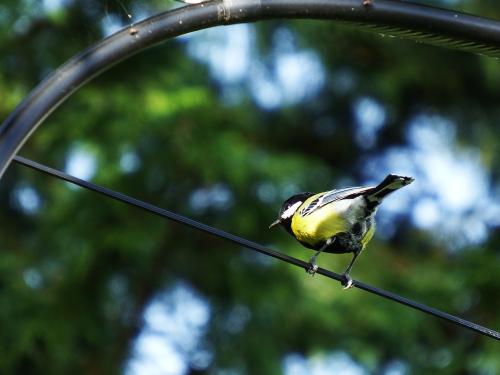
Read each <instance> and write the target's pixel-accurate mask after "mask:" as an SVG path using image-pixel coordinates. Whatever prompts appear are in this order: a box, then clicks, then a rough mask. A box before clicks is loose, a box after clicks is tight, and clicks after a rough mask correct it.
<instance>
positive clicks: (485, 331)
mask: <svg viewBox="0 0 500 375" xmlns="http://www.w3.org/2000/svg"><path fill="white" fill-rule="evenodd" d="M14 161H15V162H16V163H18V164H21V165H23V166H26V167H29V168H32V169H34V170H37V171H39V172H43V173H45V174H47V175H49V176H52V177H56V178H58V179H61V180H64V181H67V182H70V183H72V184H75V185H78V186H81V187H83V188H86V189H89V190H92V191H94V192H96V193H99V194H102V195H105V196H107V197H109V198H113V199H115V200H117V201H120V202H123V203H126V204H129V205H132V206H135V207H138V208H141V209H143V210H145V211H148V212H151V213H153V214H155V215H158V216H161V217H163V218H166V219H169V220H172V221H176V222H178V223H180V224H184V225H187V226H189V227H191V228H194V229H197V230H200V231H202V232H205V233H209V234H212V235H214V236H216V237H220V238H223V239H225V240H228V241H231V242H233V243H235V244H238V245H241V246H243V247H246V248H248V249H251V250H254V251H258V252H259V253H262V254H265V255H268V256H271V257H273V258H276V259H279V260H282V261H284V262H287V263H290V264H293V265H296V266H298V267H302V268H305V267H307V266H308V265H309V263H306V262H304V261H302V260H300V259H297V258H294V257H291V256H288V255H285V254H282V253H280V252H278V251H276V250H272V249H269V248H267V247H265V246H262V245H260V244H258V243H255V242H252V241H249V240H247V239H245V238H242V237H239V236H236V235H234V234H231V233H228V232H225V231H223V230H220V229H217V228H214V227H211V226H209V225H207V224H203V223H200V222H198V221H195V220H192V219H189V218H187V217H185V216H182V215H179V214H176V213H175V212H171V211H167V210H165V209H163V208H159V207H156V206H154V205H152V204H150V203H146V202H143V201H140V200H138V199H135V198H132V197H129V196H127V195H125V194H122V193H119V192H116V191H114V190H111V189H108V188H105V187H103V186H99V185H96V184H93V183H91V182H88V181H85V180H81V179H79V178H77V177H74V176H71V175H69V174H67V173H64V172H62V171H59V170H56V169H53V168H50V167H48V166H46V165H43V164H40V163H37V162H35V161H32V160H29V159H26V158H23V157H21V156H15V157H14ZM316 273H318V274H320V275H323V276H326V277H328V278H330V279H334V280H337V281H340V282H343V281H344V277H343V276H342V275H340V274H338V273H335V272H332V271H329V270H326V269H324V268H318V270H317V272H316ZM353 286H354V287H356V288H358V289H362V290H365V291H367V292H370V293H373V294H376V295H378V296H380V297H384V298H387V299H389V300H392V301H395V302H398V303H400V304H402V305H405V306H408V307H411V308H414V309H416V310H420V311H422V312H424V313H426V314H429V315H433V316H436V317H438V318H441V319H445V320H447V321H449V322H451V323H455V324H457V325H459V326H461V327H464V328H467V329H470V330H472V331H475V332H477V333H480V334H482V335H485V336H488V337H492V338H494V339H496V340H500V332H497V331H495V330H493V329H490V328H487V327H483V326H481V325H479V324H476V323H472V322H470V321H468V320H465V319H462V318H459V317H456V316H454V315H451V314H448V313H445V312H443V311H440V310H438V309H435V308H432V307H429V306H426V305H423V304H421V303H418V302H415V301H412V300H410V299H408V298H405V297H401V296H399V295H397V294H395V293H391V292H388V291H386V290H383V289H379V288H377V287H374V286H371V285H368V284H364V283H362V282H360V281H357V280H353Z"/></svg>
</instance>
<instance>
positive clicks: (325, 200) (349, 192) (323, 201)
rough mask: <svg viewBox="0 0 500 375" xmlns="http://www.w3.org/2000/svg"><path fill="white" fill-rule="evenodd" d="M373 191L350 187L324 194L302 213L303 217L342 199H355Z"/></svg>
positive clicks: (371, 188) (367, 188)
mask: <svg viewBox="0 0 500 375" xmlns="http://www.w3.org/2000/svg"><path fill="white" fill-rule="evenodd" d="M372 190H373V187H372V186H370V187H350V188H345V189H338V190H330V191H327V192H324V193H323V194H321V195H320V196H318V197H317V198H316V199H314V200H313V201H312V202H311V203H309V204H308V205H307V206H306V207H304V208H303V209H302V210H301V211H300V215H301V216H307V215H310V214H311V213H313V212H314V211H316V210H317V209H319V208H321V207H323V206H325V205H327V204H329V203H332V202H336V201H340V200H342V199H353V198H356V197H358V196H360V195H363V194H366V193H368V192H370V191H372Z"/></svg>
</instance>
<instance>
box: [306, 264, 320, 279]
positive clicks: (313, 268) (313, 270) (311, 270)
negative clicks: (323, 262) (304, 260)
mask: <svg viewBox="0 0 500 375" xmlns="http://www.w3.org/2000/svg"><path fill="white" fill-rule="evenodd" d="M317 270H318V265H317V264H316V263H315V262H311V261H309V263H308V265H307V266H306V272H307V273H308V274H309V275H311V276H314V275H315V274H316V271H317Z"/></svg>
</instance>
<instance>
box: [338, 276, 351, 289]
mask: <svg viewBox="0 0 500 375" xmlns="http://www.w3.org/2000/svg"><path fill="white" fill-rule="evenodd" d="M343 277H344V280H342V281H341V283H342V286H343V287H344V289H350V288H352V287H353V286H354V285H353V281H352V278H351V276H349V275H348V274H344V275H343Z"/></svg>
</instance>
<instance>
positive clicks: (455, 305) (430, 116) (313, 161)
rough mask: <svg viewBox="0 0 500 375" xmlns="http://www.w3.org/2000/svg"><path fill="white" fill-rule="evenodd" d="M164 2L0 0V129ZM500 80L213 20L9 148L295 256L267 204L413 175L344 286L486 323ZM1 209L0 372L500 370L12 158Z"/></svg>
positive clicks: (360, 46) (322, 34) (488, 5)
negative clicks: (369, 287)
mask: <svg viewBox="0 0 500 375" xmlns="http://www.w3.org/2000/svg"><path fill="white" fill-rule="evenodd" d="M426 3H428V4H435V5H439V6H446V5H449V3H450V2H449V1H444V0H443V1H426ZM451 3H452V4H453V7H454V8H456V9H457V10H460V9H464V10H467V11H469V12H474V13H476V14H483V15H495V16H499V14H498V7H496V6H495V3H494V2H492V1H488V0H481V1H476V2H466V1H463V2H462V1H454V2H451ZM171 5H172V6H177V4H171ZM166 6H169V5H168V4H167V5H166V4H165V3H164V2H160V1H153V0H150V1H124V0H121V1H120V0H106V1H54V0H52V1H49V0H45V1H28V0H26V1H13V0H4V1H3V3H2V5H0V31H1V32H0V52H1V53H0V66H1V69H0V97H1V98H2V100H1V101H0V115H1V118H5V117H6V116H7V115H8V113H9V112H10V111H11V110H13V109H14V107H15V105H17V104H18V103H19V102H20V101H21V100H22V98H23V97H24V96H25V95H26V94H27V93H28V92H29V91H30V90H31V88H33V87H34V86H35V85H36V84H37V82H39V81H40V80H41V79H43V77H45V76H46V75H47V74H49V73H50V72H51V71H52V70H54V69H56V68H57V66H59V65H60V64H61V63H63V62H64V61H65V60H67V59H68V58H69V57H71V56H72V55H74V54H75V53H77V52H78V51H80V50H81V49H82V48H84V47H85V46H88V45H89V44H91V43H94V42H95V41H97V40H98V39H100V38H101V37H103V36H105V35H108V34H109V33H111V32H113V31H115V30H117V29H118V28H120V27H123V26H126V25H127V23H128V22H130V20H129V17H128V14H130V15H131V16H132V20H137V19H140V18H143V17H146V16H148V15H151V14H154V13H155V12H158V11H160V10H165V7H166ZM499 72H500V71H499V69H498V62H497V61H496V60H492V59H488V58H484V57H480V56H474V55H469V54H465V53H460V52H456V51H449V50H445V49H440V48H436V47H429V46H425V45H421V44H415V43H413V42H409V41H404V40H399V39H394V38H385V37H380V36H377V35H376V34H371V33H366V32H361V31H358V30H356V28H347V27H344V26H339V25H337V24H335V23H331V22H313V21H286V22H285V21H272V22H262V23H258V24H254V25H236V26H231V27H224V28H216V29H212V30H206V31H201V32H197V33H194V34H192V35H189V36H184V37H182V38H178V39H176V40H172V41H169V42H167V43H165V44H163V45H160V46H157V47H155V48H153V49H150V50H148V51H146V52H144V53H142V54H140V55H138V56H136V57H134V58H131V59H129V60H127V61H125V62H123V63H121V64H119V65H118V66H116V67H114V68H112V69H111V70H110V71H108V72H106V73H105V74H103V75H102V76H100V77H98V78H96V79H95V80H94V81H92V82H91V83H89V84H88V85H86V86H85V87H84V88H82V89H81V90H79V92H78V93H77V94H76V95H74V96H73V97H72V98H71V99H70V100H69V101H68V102H67V103H65V104H64V105H63V106H62V107H61V108H60V109H59V110H58V111H57V112H56V113H54V114H53V115H52V116H51V117H50V118H49V119H48V120H47V121H46V123H45V124H44V125H43V126H42V127H41V128H40V129H39V130H38V131H37V132H36V133H35V134H34V135H33V136H32V137H31V139H30V140H29V141H28V143H27V144H26V145H25V146H24V147H23V149H22V150H21V152H20V154H21V155H23V156H26V157H30V158H33V159H35V160H37V161H39V162H42V163H46V164H48V165H51V166H54V167H56V168H61V169H64V170H66V171H68V172H69V173H72V174H75V175H77V176H80V177H82V178H86V179H90V180H92V181H94V182H96V183H99V184H102V185H105V186H107V187H109V188H112V189H115V190H118V191H121V192H123V193H126V194H129V195H131V196H134V197H137V198H140V199H143V200H145V201H148V202H151V203H153V204H156V205H158V206H161V207H165V208H168V209H171V210H174V211H178V212H180V213H182V214H185V215H188V216H190V217H193V218H195V219H197V220H201V221H204V222H206V223H208V224H210V225H213V226H216V227H220V228H222V229H224V230H227V231H229V232H233V233H236V234H238V235H241V236H244V237H247V238H250V239H252V240H255V241H259V242H262V243H268V244H269V243H271V244H272V245H273V246H274V247H276V248H279V249H281V250H283V251H285V252H287V253H289V254H292V255H294V256H298V257H302V258H303V259H308V258H309V257H310V255H311V254H310V253H308V252H306V251H305V250H304V249H303V248H302V247H301V246H299V245H298V244H296V243H295V242H293V241H292V240H291V239H290V238H289V236H287V235H286V234H284V233H283V232H279V231H273V232H270V231H268V230H267V226H268V224H269V223H270V222H271V221H272V220H273V219H274V218H275V215H276V214H277V210H278V209H279V207H280V204H281V202H282V200H283V199H285V198H286V197H288V196H289V195H291V194H293V193H295V192H297V191H301V190H310V191H321V190H326V189H329V188H333V187H342V186H346V185H349V184H361V183H371V182H374V181H376V180H377V179H379V178H380V177H381V176H383V175H385V174H386V173H388V172H395V173H407V174H410V175H414V176H415V177H416V178H417V181H416V183H415V184H414V185H412V189H408V191H401V192H398V194H397V195H395V196H394V197H391V199H390V200H389V201H388V202H387V205H386V207H384V208H383V209H382V210H381V211H380V213H379V214H378V219H379V220H378V222H379V232H378V235H377V236H376V238H375V240H374V241H373V242H372V243H371V244H370V246H369V248H368V250H367V251H366V253H364V254H363V255H362V257H361V258H360V261H359V263H358V264H357V265H356V268H355V270H354V274H353V276H354V277H355V278H359V279H362V280H363V281H366V282H369V283H372V284H374V285H377V286H380V287H383V288H386V289H389V290H392V291H394V292H397V293H400V294H403V295H405V296H408V297H410V298H414V299H416V300H419V301H421V302H424V303H426V304H429V305H431V306H435V307H437V308H440V309H443V310H445V311H448V312H450V313H454V314H458V315H461V316H463V317H465V318H467V319H471V320H473V321H477V322H479V323H481V324H484V325H487V326H490V327H492V328H496V329H497V330H498V328H499V327H500V318H499V315H498V310H499V308H500V306H499V301H500V299H499V298H498V296H499V285H500V274H499V273H498V272H497V270H498V255H499V253H498V245H499V243H500V237H499V235H498V230H497V228H498V225H499V224H500V221H499V220H498V217H499V215H498V214H499V210H500V206H499V204H498V201H499V193H500V190H499V186H500V185H499V171H500V170H499V169H498V167H497V165H499V162H500V160H498V158H499V155H500V152H498V151H499V147H500V143H499V142H498V139H500V138H499V134H498V128H497V126H495V124H496V123H497V122H498V119H499V111H498V103H497V101H498V99H497V97H498V87H499V86H498V82H499V81H500V73H499ZM0 205H1V207H2V213H3V214H2V215H0V228H2V231H1V240H0V241H1V242H0V249H1V252H0V306H1V307H2V308H1V309H0V324H1V327H2V329H1V330H0V343H1V345H2V348H3V350H2V360H1V361H0V372H3V373H42V372H43V373H45V372H47V369H49V370H48V372H50V373H56V374H57V373H68V372H86V373H96V374H98V373H103V374H104V373H105V374H108V373H116V372H127V373H174V374H177V373H178V374H183V373H192V374H195V373H210V374H233V373H234V374H277V373H286V374H301V373H313V374H314V373H320V371H324V372H322V373H332V374H339V373H355V374H358V373H359V374H364V373H380V374H403V373H415V374H420V373H422V374H428V373H436V372H440V373H444V374H456V373H463V374H495V373H498V372H500V357H499V356H498V349H499V347H498V344H497V343H496V342H494V341H493V340H491V339H488V338H484V337H479V336H477V335H474V334H472V333H470V332H467V331H464V330H463V329H460V328H458V327H455V326H451V325H449V324H447V323H445V322H442V321H439V320H437V319H435V318H432V317H428V316H425V315H423V314H422V313H419V312H416V311H411V310H408V309H405V308H403V307H401V306H398V305H395V304H392V303H390V302H388V301H384V300H380V299H379V298H377V297H375V296H371V295H367V294H365V293H363V292H360V291H357V290H351V291H348V292H343V291H342V290H341V289H340V288H339V287H338V286H337V285H335V284H334V283H332V282H331V281H328V280H324V279H323V278H321V277H315V278H311V277H308V276H307V275H306V274H305V273H304V272H303V271H301V270H297V269H295V268H294V267H289V266H288V265H284V264H281V263H279V262H276V261H273V260H270V259H267V258H265V257H263V256H261V255H256V254H253V253H251V252H249V251H248V250H244V249H238V248H235V246H234V245H232V244H227V243H224V242H222V241H220V240H218V239H216V238H213V237H210V236H207V235H204V234H200V233H196V232H193V231H191V230H189V229H186V228H182V227H180V226H179V225H176V224H172V223H169V222H165V221H163V220H161V219H159V218H157V217H154V216H151V215H148V214H146V213H144V212H140V211H138V210H137V209H134V208H131V207H127V206H125V205H123V204H120V203H116V202H112V201H110V200H107V199H105V198H103V197H101V196H97V195H95V194H92V193H90V192H87V191H83V190H82V189H79V188H74V187H71V186H70V185H68V184H65V183H62V182H60V181H56V180H53V179H49V178H47V177H45V176H42V175H40V174H37V173H36V172H33V171H30V170H26V169H23V168H22V167H20V166H17V165H11V166H10V167H9V170H8V172H7V173H6V175H5V176H4V177H3V178H2V180H1V183H0ZM348 260H349V255H346V256H341V255H340V256H324V257H322V259H321V265H322V266H325V267H327V268H332V269H334V270H342V269H343V267H344V266H345V263H347V262H348Z"/></svg>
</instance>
